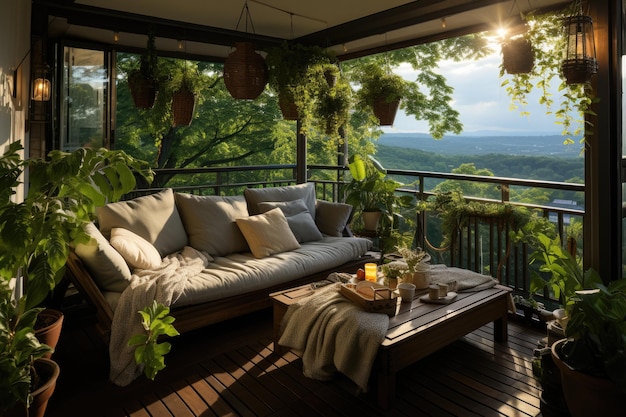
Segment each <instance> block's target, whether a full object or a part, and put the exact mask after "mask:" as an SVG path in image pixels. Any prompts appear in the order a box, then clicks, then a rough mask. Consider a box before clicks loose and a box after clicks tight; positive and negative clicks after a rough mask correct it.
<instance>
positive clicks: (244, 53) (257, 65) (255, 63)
mask: <svg viewBox="0 0 626 417" xmlns="http://www.w3.org/2000/svg"><path fill="white" fill-rule="evenodd" d="M224 84H226V89H227V90H228V92H229V93H230V95H231V96H232V97H233V98H235V99H244V100H253V99H255V98H257V97H258V96H259V95H261V93H262V92H263V90H264V89H265V84H267V65H265V60H264V59H263V57H262V56H261V55H259V54H258V53H256V52H255V50H254V45H253V44H252V43H250V42H238V43H235V50H234V51H233V52H231V53H230V54H229V55H228V57H227V58H226V61H225V62H224Z"/></svg>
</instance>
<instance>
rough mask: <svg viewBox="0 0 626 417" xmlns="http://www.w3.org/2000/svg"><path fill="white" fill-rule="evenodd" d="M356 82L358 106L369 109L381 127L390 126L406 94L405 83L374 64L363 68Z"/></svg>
mask: <svg viewBox="0 0 626 417" xmlns="http://www.w3.org/2000/svg"><path fill="white" fill-rule="evenodd" d="M356 80H357V81H358V82H359V84H360V85H361V88H360V89H359V90H358V92H357V98H358V102H359V105H360V106H364V107H367V108H371V109H372V111H373V113H374V116H376V118H377V119H378V120H379V124H380V125H381V126H390V125H392V124H393V121H394V119H395V117H396V112H397V111H398V106H399V105H400V100H401V99H402V98H403V97H404V96H405V95H406V94H407V91H408V84H407V81H405V80H404V79H403V78H402V77H401V76H399V75H397V74H394V73H392V72H391V71H390V70H385V69H384V68H382V67H380V66H378V65H374V64H370V65H366V66H364V67H363V69H362V70H361V71H359V73H358V74H356Z"/></svg>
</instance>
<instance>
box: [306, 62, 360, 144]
mask: <svg viewBox="0 0 626 417" xmlns="http://www.w3.org/2000/svg"><path fill="white" fill-rule="evenodd" d="M330 67H332V68H337V67H336V66H334V65H330ZM338 71H339V70H338V69H337V72H338ZM333 73H334V71H332V70H329V72H328V74H330V75H328V76H329V77H333V75H332V74H333ZM331 84H332V87H331ZM351 106H352V88H351V87H350V83H349V82H348V81H346V80H344V79H343V78H339V79H337V80H335V81H332V82H331V83H330V84H329V85H328V88H327V89H325V90H324V93H323V94H321V95H320V97H319V98H318V100H317V102H316V106H315V116H316V117H315V118H316V120H317V121H318V122H319V124H320V127H321V129H322V131H323V132H324V133H326V134H327V135H330V136H336V135H339V131H340V129H341V128H342V127H343V126H345V125H346V124H347V123H348V119H349V111H350V108H351Z"/></svg>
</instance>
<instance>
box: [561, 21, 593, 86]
mask: <svg viewBox="0 0 626 417" xmlns="http://www.w3.org/2000/svg"><path fill="white" fill-rule="evenodd" d="M563 24H564V26H565V35H566V36H567V39H566V40H567V48H566V49H565V60H564V61H563V63H562V64H561V71H562V72H563V75H564V76H565V82H566V83H567V84H584V83H588V82H589V81H590V80H591V76H592V75H594V74H595V73H597V72H598V61H597V59H596V44H595V42H594V39H593V21H592V19H591V16H584V15H582V14H580V13H579V14H577V15H576V16H570V17H568V18H566V19H565V20H564V21H563Z"/></svg>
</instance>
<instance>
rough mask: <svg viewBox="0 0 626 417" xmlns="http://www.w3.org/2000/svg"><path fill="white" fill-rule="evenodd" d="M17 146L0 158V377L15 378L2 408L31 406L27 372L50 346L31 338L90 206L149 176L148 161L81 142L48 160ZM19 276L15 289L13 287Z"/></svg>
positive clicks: (30, 379)
mask: <svg viewBox="0 0 626 417" xmlns="http://www.w3.org/2000/svg"><path fill="white" fill-rule="evenodd" d="M21 149H22V148H21V144H20V143H18V142H16V143H13V144H11V145H9V147H8V149H7V151H6V152H5V153H4V154H3V155H2V156H1V157H0V278H1V279H0V285H1V286H2V287H1V291H0V306H1V308H2V310H1V312H0V314H1V317H0V341H1V342H2V343H0V346H2V348H0V349H1V350H0V355H1V358H0V367H1V368H2V375H11V376H12V378H15V379H14V380H13V379H12V381H13V382H10V387H12V388H11V389H8V390H4V389H3V390H2V395H3V396H4V397H3V401H2V403H1V404H2V407H5V408H11V407H17V408H20V407H22V406H23V407H25V408H28V406H29V405H31V404H32V394H31V391H32V389H33V387H32V386H31V384H32V383H33V382H34V380H35V379H36V378H35V377H34V376H31V371H33V370H34V369H35V368H34V365H35V360H36V359H38V358H40V357H42V356H43V355H44V354H46V353H49V352H50V350H51V349H50V347H48V346H45V345H43V344H41V343H40V342H39V341H38V340H37V338H36V337H35V329H34V326H35V322H36V320H37V316H38V315H39V313H40V312H41V311H42V308H41V307H40V306H41V304H42V302H43V301H44V300H45V299H46V298H47V297H48V296H49V294H50V293H51V292H52V291H53V290H54V288H55V286H56V285H57V283H58V282H59V281H60V279H61V278H62V277H63V275H64V271H65V264H66V261H67V257H68V254H69V250H70V246H71V245H73V244H75V243H77V242H79V241H85V240H86V239H87V236H86V234H85V233H84V232H83V231H82V225H83V224H84V223H86V222H89V221H92V220H93V217H94V213H95V208H96V206H98V205H103V204H104V203H106V202H109V201H115V200H118V199H120V198H121V197H122V195H123V194H125V193H127V192H128V191H130V190H132V189H133V188H134V187H135V176H134V173H135V172H137V173H140V174H141V175H143V176H145V177H147V178H148V177H150V176H151V170H150V169H149V167H148V165H147V164H145V163H143V162H140V161H137V160H135V159H134V158H131V157H129V156H127V155H126V154H125V153H123V152H121V151H107V150H106V149H100V150H96V149H83V148H81V149H77V150H76V151H74V152H72V153H63V152H60V151H53V152H51V153H50V155H49V160H39V159H33V160H23V159H22V158H21V157H20V151H21ZM26 169H28V174H29V176H28V177H29V183H28V190H27V193H26V196H25V197H24V199H23V201H21V202H16V201H15V198H14V196H13V195H14V194H15V188H16V187H17V186H19V184H20V180H19V179H20V177H21V176H22V175H23V173H24V171H25V170H26ZM21 282H23V283H24V284H23V294H22V295H19V294H20V293H19V292H16V291H15V288H16V287H20V285H19V284H20V283H21ZM9 283H13V285H12V286H10V285H9ZM16 283H17V284H16ZM48 365H49V364H48ZM48 367H50V366H48ZM53 368H54V367H53ZM55 374H56V375H58V370H57V371H53V372H52V375H55ZM32 375H36V373H33V374H32ZM4 382H5V379H4V378H2V383H4ZM31 415H32V413H31Z"/></svg>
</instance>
